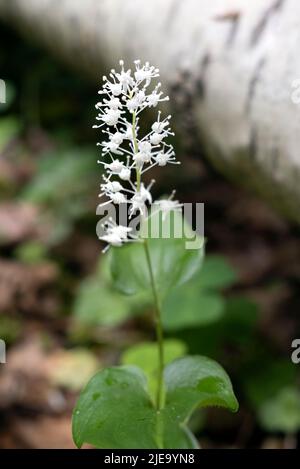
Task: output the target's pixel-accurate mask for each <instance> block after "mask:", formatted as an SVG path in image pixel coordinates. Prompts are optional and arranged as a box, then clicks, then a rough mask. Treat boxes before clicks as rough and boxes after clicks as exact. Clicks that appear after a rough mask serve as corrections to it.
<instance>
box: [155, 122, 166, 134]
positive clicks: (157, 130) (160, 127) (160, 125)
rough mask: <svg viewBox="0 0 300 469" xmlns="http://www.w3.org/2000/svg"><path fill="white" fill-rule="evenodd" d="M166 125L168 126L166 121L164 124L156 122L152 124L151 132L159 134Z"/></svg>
mask: <svg viewBox="0 0 300 469" xmlns="http://www.w3.org/2000/svg"><path fill="white" fill-rule="evenodd" d="M168 125H169V122H168V121H167V120H166V121H164V122H159V121H157V122H154V124H152V130H153V132H156V133H158V134H160V133H161V132H163V131H164V128H165V127H166V126H168Z"/></svg>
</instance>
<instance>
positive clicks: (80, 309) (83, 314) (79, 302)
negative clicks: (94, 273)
mask: <svg viewBox="0 0 300 469" xmlns="http://www.w3.org/2000/svg"><path fill="white" fill-rule="evenodd" d="M126 300H127V299H126V297H123V296H121V295H118V294H117V293H116V292H113V291H111V290H110V289H109V288H108V287H107V286H106V285H105V284H104V283H103V282H101V281H100V280H99V279H98V278H97V277H96V278H95V277H91V278H88V279H86V280H84V281H83V282H82V283H81V285H80V287H79V291H78V294H77V297H76V300H75V304H74V313H75V317H76V319H77V320H78V321H80V322H81V323H84V324H90V325H99V326H100V325H101V326H115V325H117V324H120V323H121V322H122V321H124V320H125V319H127V318H128V316H129V315H130V312H131V309H130V304H129V303H128V301H126Z"/></svg>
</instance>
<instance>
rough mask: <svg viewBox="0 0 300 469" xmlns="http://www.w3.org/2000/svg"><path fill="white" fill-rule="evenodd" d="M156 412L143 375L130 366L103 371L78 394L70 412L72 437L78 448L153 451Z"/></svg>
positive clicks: (155, 446)
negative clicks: (75, 403) (91, 447)
mask: <svg viewBox="0 0 300 469" xmlns="http://www.w3.org/2000/svg"><path fill="white" fill-rule="evenodd" d="M155 435H156V412H155V410H154V408H153V405H152V402H151V399H150V397H149V395H148V393H147V389H146V378H145V376H144V374H143V373H142V372H141V371H140V370H139V369H138V368H134V367H126V366H123V367H114V368H107V369H105V370H103V371H100V372H99V373H97V374H96V375H95V376H94V377H93V378H92V379H91V381H90V382H89V383H88V384H87V386H86V388H85V390H84V391H83V392H82V393H81V395H80V398H79V400H78V403H77V405H76V407H75V409H74V413H73V438H74V441H75V444H76V445H77V446H78V447H81V446H82V444H83V443H90V444H92V445H94V446H96V447H97V448H105V449H115V448H118V449H124V448H132V449H133V448H137V449H141V448H144V449H145V448H146V449H147V448H157V442H156V440H155Z"/></svg>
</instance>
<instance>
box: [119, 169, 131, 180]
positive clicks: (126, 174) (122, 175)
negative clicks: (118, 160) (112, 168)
mask: <svg viewBox="0 0 300 469" xmlns="http://www.w3.org/2000/svg"><path fill="white" fill-rule="evenodd" d="M119 177H120V179H122V181H129V180H130V177H131V171H130V169H129V168H123V169H121V172H120V173H119Z"/></svg>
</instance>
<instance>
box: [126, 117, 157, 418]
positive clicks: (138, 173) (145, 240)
mask: <svg viewBox="0 0 300 469" xmlns="http://www.w3.org/2000/svg"><path fill="white" fill-rule="evenodd" d="M132 139H133V148H134V151H135V153H137V152H138V143H137V136H136V113H135V112H133V113H132ZM136 188H137V191H140V188H141V172H140V170H139V169H138V168H137V169H136ZM143 241H144V242H143V244H144V248H145V254H146V259H147V264H148V269H149V275H150V282H151V288H152V293H153V299H154V310H155V330H156V339H157V344H158V379H157V391H156V402H155V404H156V409H157V410H158V411H159V410H161V409H162V407H163V372H164V342H163V328H162V323H161V306H160V301H159V296H158V292H157V289H156V284H155V279H154V273H153V268H152V263H151V256H150V250H149V244H148V240H147V239H146V238H145V239H144V240H143Z"/></svg>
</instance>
